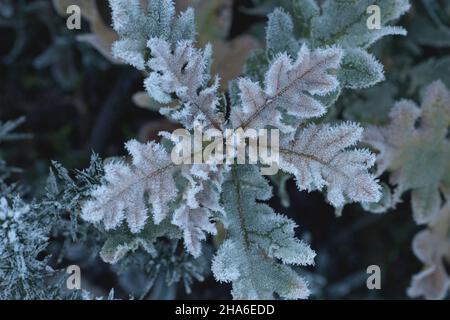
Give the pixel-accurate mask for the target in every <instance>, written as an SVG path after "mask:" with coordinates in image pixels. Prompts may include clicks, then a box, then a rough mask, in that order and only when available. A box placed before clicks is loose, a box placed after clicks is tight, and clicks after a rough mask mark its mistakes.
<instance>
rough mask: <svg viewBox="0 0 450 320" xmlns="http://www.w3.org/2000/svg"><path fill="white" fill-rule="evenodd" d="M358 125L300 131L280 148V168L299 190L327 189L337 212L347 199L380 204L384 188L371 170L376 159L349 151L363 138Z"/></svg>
mask: <svg viewBox="0 0 450 320" xmlns="http://www.w3.org/2000/svg"><path fill="white" fill-rule="evenodd" d="M362 132H363V129H362V128H361V127H360V126H359V125H357V124H354V123H344V124H340V125H337V126H330V125H310V126H308V127H307V128H305V129H299V130H298V132H297V133H296V135H295V137H294V139H293V140H292V141H284V142H282V144H281V145H280V164H279V166H280V168H281V169H282V170H285V171H287V172H290V173H292V174H293V175H294V176H295V180H296V183H297V186H298V188H299V190H308V191H311V190H317V189H318V190H321V189H322V188H324V187H326V188H327V199H328V201H329V202H330V203H331V204H332V205H333V206H334V207H336V208H340V207H342V206H343V205H344V204H345V203H346V202H348V201H347V198H348V199H349V200H351V201H356V202H376V201H378V200H379V198H380V196H381V193H380V187H379V185H378V183H377V181H376V179H375V177H374V176H373V175H371V174H370V173H368V169H369V168H370V167H371V166H373V164H374V162H375V156H374V155H373V154H371V153H370V152H369V151H367V150H364V149H362V150H359V149H348V148H349V147H351V146H353V145H355V144H356V143H357V142H358V141H359V140H360V139H361V136H362Z"/></svg>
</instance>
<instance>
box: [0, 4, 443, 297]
mask: <svg viewBox="0 0 450 320" xmlns="http://www.w3.org/2000/svg"><path fill="white" fill-rule="evenodd" d="M75 2H76V3H77V4H79V5H81V6H82V7H83V8H84V9H86V10H83V12H84V13H83V14H84V18H85V19H86V20H87V21H88V22H89V24H90V26H91V30H92V34H87V35H83V36H81V37H79V39H80V40H83V41H87V42H89V43H91V44H92V45H94V46H95V47H96V48H97V49H98V50H99V51H101V52H102V53H103V55H105V56H106V57H108V59H109V60H110V61H112V62H114V63H118V62H119V61H120V62H124V63H127V64H129V65H131V66H133V67H135V68H136V69H138V70H139V71H141V72H142V74H143V75H145V80H144V88H145V90H146V93H145V94H146V97H145V98H146V99H147V100H146V101H147V102H146V104H148V101H150V100H151V101H153V102H154V103H155V104H157V105H158V109H159V111H160V113H161V114H163V115H164V116H166V117H167V118H169V119H170V120H171V121H174V122H177V123H178V125H179V126H182V127H184V128H186V129H188V130H190V131H191V132H194V131H195V130H199V129H201V128H205V129H214V130H216V132H218V135H219V136H221V135H222V132H224V131H225V129H238V128H242V129H244V130H245V129H262V128H277V129H279V130H280V138H281V139H280V146H279V153H280V159H279V162H278V163H277V165H278V167H279V168H280V172H279V173H278V174H277V176H276V177H272V182H274V183H275V184H277V186H278V190H279V192H281V193H282V192H283V190H285V188H286V187H285V184H286V182H287V181H288V180H289V179H290V178H291V177H293V178H294V180H295V184H296V186H297V188H298V190H299V191H303V190H306V191H308V192H309V191H320V192H322V193H323V194H324V196H325V199H326V201H327V202H328V203H329V204H331V205H332V206H333V207H334V208H335V209H336V213H337V214H338V215H340V214H341V211H342V208H343V207H344V206H345V205H346V204H347V203H352V202H356V203H361V204H362V206H363V208H364V209H365V210H366V211H371V212H375V213H381V212H386V211H387V210H391V209H393V208H395V207H396V206H397V204H398V203H399V202H401V200H402V197H403V198H404V195H405V194H406V193H407V192H408V191H411V205H412V211H413V217H414V220H415V221H416V223H417V224H422V225H426V226H427V229H425V230H422V231H421V232H420V233H418V234H417V235H416V237H415V238H414V240H413V251H414V253H415V254H416V255H417V257H418V258H419V260H420V261H421V262H423V264H424V265H425V268H424V269H423V270H422V271H421V272H420V273H418V274H416V275H415V276H414V277H413V279H412V282H411V286H410V288H409V289H408V294H409V295H410V296H411V297H419V296H425V297H426V298H431V299H441V298H444V297H445V296H446V293H447V291H448V288H449V286H450V277H449V275H448V274H447V272H446V270H445V264H444V261H445V260H447V261H449V260H450V256H449V252H450V250H449V248H450V247H449V237H448V236H449V231H450V230H449V229H450V218H449V217H450V213H449V204H448V203H449V202H448V193H449V184H450V180H449V179H450V177H449V176H448V175H449V173H448V172H450V168H449V166H448V161H446V160H448V159H449V158H450V154H449V150H450V149H449V141H448V129H449V128H448V126H449V123H450V96H449V92H448V90H447V88H446V87H445V85H447V87H448V86H449V85H450V82H449V78H448V74H446V73H448V72H447V71H448V70H449V68H448V56H445V55H442V56H440V57H438V58H432V59H430V60H427V61H424V62H421V63H419V64H417V65H415V62H416V61H422V56H423V55H424V49H423V47H433V48H434V49H435V50H437V52H439V53H443V52H444V53H445V49H446V48H447V47H448V39H447V38H448V34H449V33H448V27H447V26H446V22H448V20H449V19H448V17H449V16H450V15H449V11H448V8H449V5H448V4H442V3H440V2H437V1H422V2H421V3H420V4H415V6H414V7H413V10H411V13H410V17H411V18H410V19H409V20H406V21H405V24H406V26H407V29H408V32H409V33H410V34H409V36H408V37H405V38H404V39H403V40H399V39H401V38H400V37H395V41H396V42H395V43H393V42H392V41H390V40H389V39H388V38H386V39H384V37H385V36H387V35H406V30H405V29H403V28H402V27H399V26H395V25H394V24H395V22H396V21H397V20H398V18H400V17H401V16H402V15H403V14H405V13H406V12H407V11H408V10H409V9H410V4H409V2H408V1H407V0H395V1H392V0H376V1H369V0H364V1H356V0H354V1H348V0H345V1H344V0H342V1H341V0H338V1H332V0H325V1H318V0H317V1H316V0H293V1H277V2H276V6H279V7H278V8H275V7H276V6H275V5H274V1H271V0H254V2H255V3H256V4H257V6H256V7H257V8H256V9H253V10H250V9H244V10H247V12H250V13H252V14H256V15H260V14H261V15H266V14H268V21H267V25H266V28H265V36H264V38H265V43H266V46H265V49H257V50H254V51H253V53H252V54H250V56H249V57H248V59H247V62H246V63H245V65H244V68H243V70H242V77H240V78H238V79H234V80H231V81H230V82H229V83H224V84H221V82H223V80H222V81H221V80H220V78H219V76H218V75H213V74H212V72H211V70H219V69H217V68H215V67H214V65H213V59H212V56H213V52H212V46H211V45H209V44H207V43H206V42H207V41H206V40H209V38H208V36H203V35H200V39H199V40H198V41H197V39H196V38H197V34H196V29H195V22H194V20H195V18H194V10H193V9H191V8H188V9H186V10H185V11H183V12H181V13H179V14H176V12H177V11H179V10H177V8H176V6H175V5H174V3H173V2H172V1H170V0H154V1H146V0H131V1H130V0H127V1H125V0H109V4H110V7H111V11H112V22H113V23H112V27H113V29H114V30H112V29H110V28H109V27H108V26H106V24H105V23H104V22H103V21H102V19H101V17H100V14H99V11H98V8H97V7H96V6H95V5H92V2H89V1H81V0H80V1H75ZM53 3H54V5H55V7H56V8H57V9H58V10H59V11H61V14H63V13H64V8H65V7H66V6H67V4H68V2H67V1H65V0H54V2H53ZM370 5H377V6H378V7H379V8H380V13H381V21H380V22H381V28H379V29H369V28H368V27H367V18H368V13H367V11H366V10H367V8H368V7H369V6H370ZM184 7H185V6H183V8H184ZM420 9H424V10H420ZM201 17H202V18H203V16H201ZM202 18H201V19H202ZM205 19H206V18H205ZM203 23H204V21H202V20H200V25H201V26H200V28H202V29H200V31H204V29H203V27H202V24H203ZM418 25H420V28H418V27H417V26H418ZM382 38H383V39H384V40H383V41H379V40H381V39H382ZM222 40H223V39H222ZM213 41H214V40H213ZM223 41H225V40H223ZM55 43H57V42H56V41H55ZM196 43H197V45H196ZM214 45H215V46H218V48H219V49H218V50H222V49H223V47H221V45H223V44H222V43H220V42H214ZM197 46H204V47H203V48H202V47H200V48H199V47H197ZM225 46H227V45H225ZM110 47H112V50H111V53H110V52H109V48H110ZM398 48H401V49H402V50H398ZM52 50H53V51H52ZM55 50H56V49H51V48H49V53H48V52H47V54H44V55H43V57H41V60H42V61H45V59H46V57H47V58H48V57H55V56H56V55H54V52H56V51H55ZM216 50H217V47H216ZM52 52H53V53H52ZM217 56H218V57H220V58H222V56H223V54H222V52H220V53H219V55H217V54H216V55H215V57H216V60H220V59H217ZM44 58H45V59H44ZM218 63H220V61H218ZM236 67H239V66H235V65H234V66H233V68H236ZM385 67H386V71H387V72H386V76H385V70H384V69H385ZM394 67H395V68H396V69H393V68H394ZM392 70H395V71H396V72H395V73H393V72H390V71H392ZM391 74H392V75H391ZM385 77H387V78H388V79H387V81H386V82H385V83H382V84H380V82H381V81H383V80H385ZM439 77H440V78H441V80H442V81H436V82H432V80H434V79H435V78H439ZM228 80H230V79H229V77H228V76H226V77H225V81H228ZM431 82H432V83H431ZM427 83H431V85H429V86H428V87H426V88H425V89H423V90H422V91H419V89H420V88H422V87H423V86H424V84H427ZM227 89H228V91H227ZM418 92H420V93H421V95H422V103H421V106H420V107H419V106H417V105H416V104H415V103H414V102H413V101H412V100H406V99H404V100H400V101H399V102H396V103H395V106H394V108H392V110H390V106H391V105H392V104H394V101H395V97H396V96H397V95H398V94H400V93H402V94H403V93H404V96H405V97H407V98H412V97H414V98H417V97H416V96H415V95H416V93H418ZM140 95H143V93H140ZM153 102H152V103H153ZM342 118H343V119H344V120H347V121H344V122H341V121H338V120H337V119H342ZM20 121H21V120H19V122H18V123H20ZM18 123H14V122H10V123H5V124H3V125H1V126H0V141H2V140H5V139H12V138H17V137H18V136H14V135H11V134H10V131H11V129H13V128H14V127H15V126H16V125H17V124H18ZM360 123H362V125H361V124H360ZM160 136H161V137H162V138H161V141H160V142H156V141H150V142H146V143H142V142H138V141H137V140H130V141H128V142H127V143H126V144H125V147H126V150H127V152H128V153H129V157H128V158H120V159H119V158H114V159H108V160H107V161H104V162H103V161H101V160H100V159H99V157H98V156H96V155H93V156H92V159H91V165H90V166H89V168H87V169H85V170H75V171H74V172H72V173H71V172H69V171H68V170H66V169H65V168H64V167H63V166H61V165H60V164H58V163H56V162H55V163H53V168H52V171H51V173H50V176H49V179H48V182H47V188H46V194H45V196H44V197H43V198H42V199H40V200H39V201H33V202H32V203H31V204H26V203H25V202H24V201H23V200H21V199H20V198H18V197H15V196H11V195H12V194H13V193H14V189H13V188H12V186H11V185H10V184H6V183H4V182H3V181H4V180H5V179H6V178H7V177H8V174H9V173H10V171H11V169H7V167H6V166H4V165H3V163H0V174H1V176H0V177H4V179H1V178H0V180H2V187H1V189H0V196H1V198H0V199H1V200H0V219H3V222H2V224H0V225H1V226H2V228H3V229H1V230H3V233H4V234H3V235H2V236H1V237H0V239H2V240H1V241H2V242H1V246H0V255H1V257H0V258H2V259H1V260H0V261H1V262H0V273H1V274H0V276H2V278H4V279H8V280H7V281H2V282H0V289H3V288H4V290H3V292H4V293H5V296H4V297H3V298H48V297H51V298H61V297H66V295H65V294H64V293H61V291H60V287H61V285H60V283H58V282H57V281H55V280H51V281H49V278H55V275H57V274H58V272H56V271H54V270H53V269H51V268H50V267H49V255H48V254H47V253H46V251H47V250H50V249H49V247H48V239H49V237H56V238H62V239H63V245H62V247H61V248H59V249H58V250H57V254H56V256H57V258H58V259H57V260H58V262H61V260H63V259H67V258H68V257H70V256H71V252H73V251H76V250H74V249H73V248H74V246H77V245H79V244H83V245H84V246H85V248H84V249H83V250H84V251H85V253H86V252H89V254H88V256H89V257H90V258H91V259H93V258H94V259H95V257H96V256H100V257H101V259H102V260H103V261H104V262H106V263H107V264H110V265H111V267H110V270H113V271H114V272H116V274H117V275H119V284H123V286H122V289H124V290H125V291H126V292H127V293H130V295H136V296H138V297H140V298H173V297H174V294H175V288H176V287H175V284H176V283H178V282H183V283H184V286H185V289H186V292H187V293H189V292H190V290H191V285H192V284H193V282H194V281H195V280H197V281H203V280H204V278H205V276H206V275H207V273H208V269H209V267H211V270H212V272H213V274H214V277H215V279H216V280H217V281H219V282H227V283H231V286H232V291H231V293H232V296H233V297H234V298H236V299H271V298H279V297H280V298H283V299H299V298H307V297H308V296H309V295H310V293H311V285H310V284H309V283H308V280H310V279H308V280H307V278H306V277H305V276H304V274H303V275H302V271H301V268H300V267H302V266H309V265H313V264H314V263H315V261H314V260H315V257H316V253H315V252H314V251H313V250H312V249H311V248H310V247H309V245H308V244H307V243H306V242H305V241H303V240H299V239H298V238H297V237H296V228H297V225H296V223H295V222H294V221H293V220H291V219H289V218H287V217H286V216H284V215H281V214H278V213H276V212H275V211H274V210H273V209H272V208H271V207H269V206H268V205H266V204H265V203H263V202H264V201H268V200H269V199H271V197H272V189H271V187H270V185H269V183H268V180H267V179H266V178H264V177H263V176H262V175H261V173H260V171H259V168H260V167H262V166H263V165H267V164H269V165H270V163H266V162H265V159H258V160H259V163H258V165H236V164H222V163H216V162H214V161H210V162H208V163H204V164H181V165H177V164H175V163H173V162H172V160H171V157H170V154H171V151H172V148H173V146H174V143H175V142H176V141H172V140H171V136H170V133H168V132H161V133H160ZM362 143H363V144H364V145H363V144H362ZM362 146H365V147H367V148H369V149H366V148H363V147H362ZM202 151H203V150H197V152H200V153H201V152H202ZM373 152H374V153H373ZM212 160H214V159H212ZM373 166H375V170H373V171H372V167H373ZM3 168H5V171H3ZM385 178H388V181H387V182H386V183H384V182H383V183H381V185H380V182H379V180H384V179H385ZM3 185H4V186H3ZM282 200H283V203H284V204H285V205H287V204H288V202H289V199H288V197H286V194H285V193H284V196H283V198H282ZM208 235H212V236H214V241H213V242H214V245H215V249H216V252H215V253H214V255H213V254H211V251H212V250H210V249H211V247H210V245H209V244H207V243H205V242H206V241H207V240H208ZM52 250H53V249H52ZM52 253H54V252H53V251H52ZM12 257H14V258H12ZM84 258H85V257H83V259H84ZM69 260H70V259H69ZM13 264H14V265H13ZM15 269H17V270H20V272H16V271H14V270H15ZM136 271H139V272H136ZM136 274H138V275H139V277H140V278H139V279H137V280H136ZM133 277H134V282H136V283H139V285H130V283H133V281H128V280H129V278H133ZM127 279H128V280H127ZM15 282H17V283H20V285H19V286H17V287H13V286H12V285H11V284H12V283H15ZM142 283H145V284H146V285H145V286H142ZM49 288H50V289H49ZM80 294H81V295H72V296H70V297H71V298H89V299H96V298H95V296H94V295H93V294H90V293H89V292H87V291H84V292H83V293H80ZM109 298H110V299H113V298H114V293H113V292H112V293H111V294H110V296H109Z"/></svg>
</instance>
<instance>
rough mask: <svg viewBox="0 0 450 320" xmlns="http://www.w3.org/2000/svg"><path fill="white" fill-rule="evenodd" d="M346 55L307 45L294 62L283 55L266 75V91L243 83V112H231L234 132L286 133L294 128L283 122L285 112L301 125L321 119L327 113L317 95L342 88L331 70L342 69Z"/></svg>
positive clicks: (241, 110) (249, 82) (241, 88)
mask: <svg viewBox="0 0 450 320" xmlns="http://www.w3.org/2000/svg"><path fill="white" fill-rule="evenodd" d="M341 57H342V51H341V50H339V49H337V48H328V49H316V50H313V51H311V50H309V49H308V48H307V47H306V46H305V45H304V46H302V47H301V49H300V50H299V52H298V55H297V59H296V60H295V61H292V60H291V58H290V57H289V56H288V55H287V54H280V55H278V57H277V58H276V59H275V61H274V62H272V64H271V65H270V67H269V70H268V71H267V73H266V75H265V89H262V88H261V86H260V84H259V83H256V82H253V81H252V80H250V79H247V78H242V79H240V80H239V84H238V85H239V89H240V97H241V100H242V108H234V109H232V111H231V115H230V118H231V122H232V124H233V127H234V128H238V127H242V128H244V129H245V128H254V129H259V128H264V127H266V126H268V125H272V126H275V127H277V128H279V129H280V130H281V131H283V132H292V131H294V130H295V128H294V127H292V126H289V125H287V124H286V123H284V122H283V119H282V118H283V112H285V113H286V114H288V115H291V116H294V117H295V118H297V119H299V120H300V121H302V120H304V119H309V118H313V117H319V116H321V115H323V114H324V113H325V111H326V109H325V106H324V105H323V104H322V103H320V102H319V101H318V100H317V99H316V98H314V97H313V96H314V95H319V96H323V95H326V94H328V93H330V92H332V91H333V90H335V89H336V88H337V86H338V81H337V79H336V77H335V76H333V75H331V74H330V72H329V71H330V70H335V69H337V68H338V67H339V64H340V61H341Z"/></svg>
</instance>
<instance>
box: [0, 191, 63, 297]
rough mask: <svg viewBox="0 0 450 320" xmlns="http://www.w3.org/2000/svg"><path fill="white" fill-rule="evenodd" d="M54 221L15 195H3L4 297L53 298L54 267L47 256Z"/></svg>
mask: <svg viewBox="0 0 450 320" xmlns="http://www.w3.org/2000/svg"><path fill="white" fill-rule="evenodd" d="M49 231H50V225H49V223H48V219H45V216H43V215H42V214H39V213H38V212H36V211H34V210H33V208H32V207H31V206H30V205H28V204H26V203H24V202H23V201H22V200H21V199H20V198H18V197H15V198H13V199H11V200H8V199H7V198H5V197H2V198H0V239H1V240H0V279H1V281H0V299H51V298H55V297H57V290H56V287H55V288H53V290H51V288H50V289H49V286H48V280H49V278H50V276H53V273H54V272H55V271H53V270H52V269H51V268H50V267H49V266H48V265H47V260H48V259H47V258H44V259H42V258H39V257H38V255H39V254H41V253H43V251H44V250H45V248H46V246H47V241H48V234H49Z"/></svg>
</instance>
